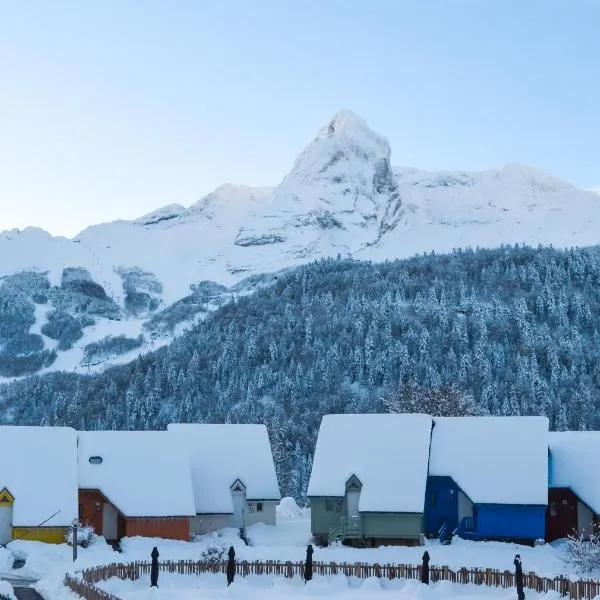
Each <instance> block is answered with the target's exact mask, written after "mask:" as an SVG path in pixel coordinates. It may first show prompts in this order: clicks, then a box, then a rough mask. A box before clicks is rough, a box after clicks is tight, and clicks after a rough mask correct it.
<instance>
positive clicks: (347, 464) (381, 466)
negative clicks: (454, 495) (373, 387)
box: [308, 414, 432, 546]
mask: <svg viewBox="0 0 600 600" xmlns="http://www.w3.org/2000/svg"><path fill="white" fill-rule="evenodd" d="M431 428H432V418H431V417H430V416H429V415H421V414H380V415H370V414H363V415H326V416H324V417H323V420H322V421H321V427H320V429H319V435H318V438H317V446H316V449H315V456H314V461H313V467H312V472H311V476H310V483H309V486H308V497H309V501H310V507H311V529H312V533H313V536H314V537H315V539H316V541H317V543H318V544H320V545H326V544H328V543H331V542H334V541H336V540H342V541H343V542H345V543H347V544H351V545H357V546H377V545H380V544H384V543H385V544H412V545H418V544H420V543H422V542H423V539H424V518H423V513H424V505H425V489H426V486H427V467H428V461H429V445H430V441H431Z"/></svg>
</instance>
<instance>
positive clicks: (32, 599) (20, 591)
mask: <svg viewBox="0 0 600 600" xmlns="http://www.w3.org/2000/svg"><path fill="white" fill-rule="evenodd" d="M13 589H14V591H15V596H16V597H17V600H44V598H42V596H40V595H39V594H38V593H37V592H36V591H35V590H34V589H33V588H30V587H16V588H13Z"/></svg>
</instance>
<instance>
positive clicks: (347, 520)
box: [328, 517, 362, 544]
mask: <svg viewBox="0 0 600 600" xmlns="http://www.w3.org/2000/svg"><path fill="white" fill-rule="evenodd" d="M361 537H362V526H361V522H360V517H342V518H341V519H340V520H339V521H338V522H337V523H336V524H335V525H334V526H333V527H332V528H331V529H330V530H329V535H328V541H329V543H330V544H332V543H333V542H335V541H337V540H349V539H357V538H361Z"/></svg>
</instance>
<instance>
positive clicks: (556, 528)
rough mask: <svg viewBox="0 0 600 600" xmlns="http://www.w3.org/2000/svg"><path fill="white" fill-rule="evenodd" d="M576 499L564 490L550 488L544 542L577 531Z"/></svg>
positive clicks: (564, 536) (571, 493)
mask: <svg viewBox="0 0 600 600" xmlns="http://www.w3.org/2000/svg"><path fill="white" fill-rule="evenodd" d="M577 504H578V501H577V497H576V496H575V495H574V494H573V492H571V490H568V489H565V488H550V490H549V492H548V508H547V510H546V540H547V541H548V542H551V541H553V540H557V539H559V538H566V537H567V536H568V535H570V534H572V533H574V532H575V531H577V530H578V528H579V524H578V514H577V513H578V510H577Z"/></svg>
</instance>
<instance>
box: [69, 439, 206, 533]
mask: <svg viewBox="0 0 600 600" xmlns="http://www.w3.org/2000/svg"><path fill="white" fill-rule="evenodd" d="M77 442H78V448H77V453H78V477H79V518H80V521H82V522H84V523H88V524H90V525H92V526H93V527H94V530H95V532H96V533H97V534H98V535H103V536H104V537H105V538H106V540H107V541H114V540H119V539H121V538H122V537H131V536H136V535H139V536H145V537H161V538H168V539H177V540H189V539H190V535H191V520H192V517H193V516H194V515H195V508H194V491H193V488H192V478H191V472H190V465H189V460H188V459H187V454H186V452H185V448H184V446H183V445H182V444H180V443H178V440H177V439H176V438H174V437H173V436H171V435H169V433H168V432H166V431H84V432H79V433H78V434H77Z"/></svg>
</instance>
